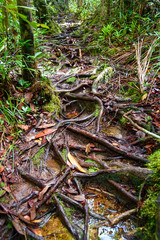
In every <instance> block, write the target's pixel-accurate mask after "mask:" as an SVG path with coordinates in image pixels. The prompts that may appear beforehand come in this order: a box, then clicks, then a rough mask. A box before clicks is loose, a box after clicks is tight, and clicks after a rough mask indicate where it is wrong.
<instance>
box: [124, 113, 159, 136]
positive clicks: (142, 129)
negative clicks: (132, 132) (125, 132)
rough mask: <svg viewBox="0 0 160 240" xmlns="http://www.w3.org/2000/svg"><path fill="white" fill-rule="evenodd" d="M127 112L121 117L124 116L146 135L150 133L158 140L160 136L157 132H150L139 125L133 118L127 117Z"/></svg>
mask: <svg viewBox="0 0 160 240" xmlns="http://www.w3.org/2000/svg"><path fill="white" fill-rule="evenodd" d="M127 114H128V113H127ZM127 114H124V115H123V117H124V118H126V119H127V120H128V121H129V122H130V123H131V124H132V125H133V126H134V127H136V128H137V129H139V130H140V131H142V132H145V133H146V134H148V135H150V136H152V137H154V138H157V139H158V140H160V136H159V135H157V134H155V133H152V132H150V131H148V130H147V129H145V128H142V127H140V126H139V125H138V124H137V123H135V122H133V120H132V119H131V118H129V117H128V116H127Z"/></svg>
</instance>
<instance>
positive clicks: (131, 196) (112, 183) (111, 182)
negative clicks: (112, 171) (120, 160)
mask: <svg viewBox="0 0 160 240" xmlns="http://www.w3.org/2000/svg"><path fill="white" fill-rule="evenodd" d="M107 182H109V183H110V184H111V185H112V186H114V187H115V188H116V189H117V190H118V191H119V192H120V193H122V194H123V195H124V196H125V197H127V198H129V199H130V200H131V201H132V202H134V203H136V204H137V203H138V199H137V198H136V197H135V196H134V195H133V194H131V193H129V192H128V191H126V190H125V189H124V188H123V187H122V186H121V185H120V184H119V183H117V182H115V181H113V180H109V179H107Z"/></svg>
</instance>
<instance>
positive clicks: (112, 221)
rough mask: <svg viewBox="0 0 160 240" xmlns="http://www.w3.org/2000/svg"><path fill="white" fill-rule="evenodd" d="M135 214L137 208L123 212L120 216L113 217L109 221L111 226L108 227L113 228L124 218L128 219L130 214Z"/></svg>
mask: <svg viewBox="0 0 160 240" xmlns="http://www.w3.org/2000/svg"><path fill="white" fill-rule="evenodd" d="M136 212H137V208H134V209H131V210H128V211H126V212H123V213H122V214H120V215H118V216H117V217H115V218H114V219H113V220H111V224H110V226H113V225H115V224H118V223H119V222H120V221H121V220H123V219H124V218H126V217H129V216H130V215H131V214H133V213H136Z"/></svg>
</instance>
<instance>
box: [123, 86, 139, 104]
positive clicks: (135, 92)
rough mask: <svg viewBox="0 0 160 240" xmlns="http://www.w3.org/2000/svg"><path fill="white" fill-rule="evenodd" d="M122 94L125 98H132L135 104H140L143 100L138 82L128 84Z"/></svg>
mask: <svg viewBox="0 0 160 240" xmlns="http://www.w3.org/2000/svg"><path fill="white" fill-rule="evenodd" d="M120 93H121V94H122V95H123V97H124V98H125V97H129V98H132V101H133V102H139V101H140V100H141V98H142V94H141V93H140V91H139V87H138V86H137V83H136V82H128V85H127V86H124V87H122V88H121V89H120Z"/></svg>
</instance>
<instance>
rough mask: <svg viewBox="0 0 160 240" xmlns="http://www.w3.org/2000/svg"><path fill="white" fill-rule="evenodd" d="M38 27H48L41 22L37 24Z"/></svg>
mask: <svg viewBox="0 0 160 240" xmlns="http://www.w3.org/2000/svg"><path fill="white" fill-rule="evenodd" d="M38 27H42V28H47V29H49V27H48V26H47V25H46V24H43V23H41V24H38Z"/></svg>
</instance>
